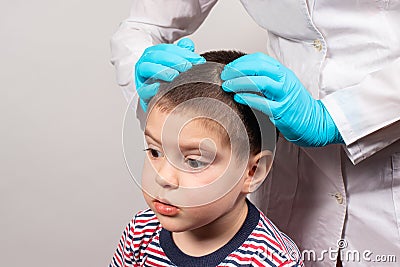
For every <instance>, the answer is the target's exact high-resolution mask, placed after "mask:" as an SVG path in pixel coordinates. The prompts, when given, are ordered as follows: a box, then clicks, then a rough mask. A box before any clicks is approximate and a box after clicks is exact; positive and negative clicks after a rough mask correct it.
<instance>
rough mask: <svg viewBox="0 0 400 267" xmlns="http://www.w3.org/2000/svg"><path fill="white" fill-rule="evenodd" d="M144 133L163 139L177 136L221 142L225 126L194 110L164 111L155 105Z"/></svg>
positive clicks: (225, 135) (224, 134)
mask: <svg viewBox="0 0 400 267" xmlns="http://www.w3.org/2000/svg"><path fill="white" fill-rule="evenodd" d="M145 134H147V135H151V136H152V137H153V136H154V137H155V138H158V139H159V140H161V139H164V141H168V140H170V139H171V137H172V138H175V137H178V136H179V137H180V139H182V138H183V139H191V140H196V139H199V138H200V139H201V138H210V139H213V140H214V139H215V141H218V142H223V141H224V140H225V139H226V137H227V133H226V129H225V126H224V125H221V124H220V123H219V122H217V121H214V120H212V119H210V118H207V117H203V116H199V115H196V114H195V113H194V112H165V111H161V110H160V109H159V108H157V107H154V108H153V109H152V110H151V112H150V114H149V116H148V118H147V122H146V127H145ZM180 141H185V140H180Z"/></svg>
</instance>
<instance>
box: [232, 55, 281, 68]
mask: <svg viewBox="0 0 400 267" xmlns="http://www.w3.org/2000/svg"><path fill="white" fill-rule="evenodd" d="M246 61H265V62H268V63H269V64H271V65H274V66H276V67H279V66H280V65H281V63H279V61H277V60H276V59H274V58H272V57H270V56H268V55H266V54H264V53H261V52H257V53H253V54H248V55H244V56H241V57H240V58H238V59H235V60H234V61H232V62H231V63H229V64H228V65H229V66H231V65H235V64H237V63H240V62H246Z"/></svg>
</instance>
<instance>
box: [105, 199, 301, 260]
mask: <svg viewBox="0 0 400 267" xmlns="http://www.w3.org/2000/svg"><path fill="white" fill-rule="evenodd" d="M247 203H248V208H249V209H248V214H247V216H246V220H245V222H244V223H243V226H242V227H241V228H240V230H239V231H238V232H237V233H236V235H235V236H234V237H233V238H232V239H231V240H230V241H229V242H228V243H227V244H225V245H224V246H223V247H221V248H220V249H218V250H216V251H214V252H213V253H211V254H208V255H205V256H201V257H193V256H189V255H186V254H184V253H183V252H182V251H181V250H180V249H179V248H178V247H177V246H176V245H175V243H174V241H173V239H172V234H171V232H169V231H168V230H166V229H164V228H162V226H161V224H160V222H159V221H158V220H157V217H156V215H155V214H154V212H153V211H152V210H150V209H148V210H145V211H141V212H139V213H137V214H136V215H135V217H134V218H133V219H132V220H131V222H130V223H129V224H128V225H127V227H126V228H125V231H124V233H123V235H122V237H121V239H120V241H119V244H118V246H117V249H116V251H115V254H114V257H113V259H112V262H111V264H110V267H122V266H124V267H128V266H130V267H139V266H154V267H164V266H181V267H203V266H204V267H213V266H218V267H222V266H224V267H225V266H304V265H303V262H302V260H301V254H300V252H299V250H298V248H297V247H296V245H295V244H294V242H293V241H292V240H291V239H290V238H289V237H288V236H286V235H285V234H284V233H282V232H280V231H279V230H278V228H277V227H276V226H275V225H274V224H273V223H272V222H271V221H270V220H269V219H268V218H267V217H266V216H265V215H264V214H263V213H262V212H260V211H259V210H258V209H257V208H256V207H255V206H254V205H253V204H251V203H250V201H247Z"/></svg>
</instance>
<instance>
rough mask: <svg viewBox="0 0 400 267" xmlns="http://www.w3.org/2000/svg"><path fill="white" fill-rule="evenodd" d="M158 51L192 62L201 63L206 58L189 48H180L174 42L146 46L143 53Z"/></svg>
mask: <svg viewBox="0 0 400 267" xmlns="http://www.w3.org/2000/svg"><path fill="white" fill-rule="evenodd" d="M158 51H164V52H167V53H170V54H174V55H177V56H180V57H182V58H184V59H186V60H187V61H189V62H190V63H192V64H201V63H205V62H206V59H205V58H204V57H202V56H200V55H199V54H196V53H194V52H192V51H191V50H189V49H186V48H182V47H179V46H177V45H174V44H159V45H155V46H150V47H148V48H146V50H145V51H144V53H143V55H145V54H147V53H149V52H151V53H153V52H158Z"/></svg>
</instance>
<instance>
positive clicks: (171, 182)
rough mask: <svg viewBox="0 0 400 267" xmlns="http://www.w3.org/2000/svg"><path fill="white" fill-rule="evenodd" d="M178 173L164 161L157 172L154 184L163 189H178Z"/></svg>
mask: <svg viewBox="0 0 400 267" xmlns="http://www.w3.org/2000/svg"><path fill="white" fill-rule="evenodd" d="M178 172H179V170H178V169H177V168H176V167H175V166H173V165H172V164H171V163H170V162H169V161H168V160H167V159H166V160H165V161H164V163H163V164H162V166H161V167H160V168H159V169H158V171H157V177H156V182H157V183H158V184H159V185H160V186H162V187H164V188H168V189H176V188H178V187H179V179H178Z"/></svg>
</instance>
